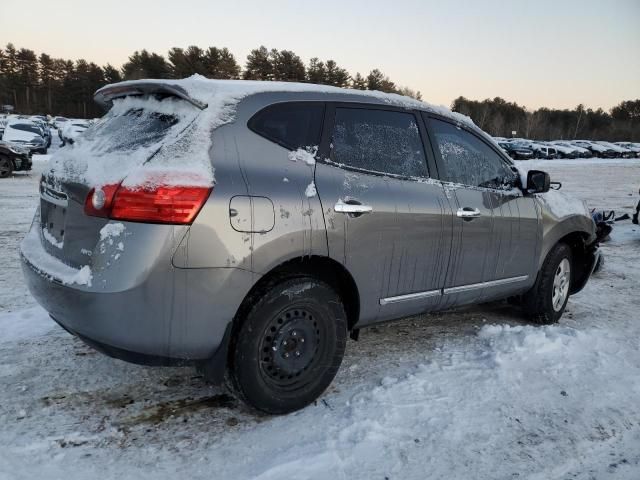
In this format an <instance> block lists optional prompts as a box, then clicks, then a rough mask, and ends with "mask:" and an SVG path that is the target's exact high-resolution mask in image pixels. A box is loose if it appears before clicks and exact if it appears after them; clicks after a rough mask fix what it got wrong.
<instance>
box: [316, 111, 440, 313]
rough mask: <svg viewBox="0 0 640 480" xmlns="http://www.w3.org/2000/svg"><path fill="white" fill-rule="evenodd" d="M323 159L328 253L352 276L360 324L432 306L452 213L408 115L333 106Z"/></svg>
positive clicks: (320, 180) (319, 171) (319, 172)
mask: <svg viewBox="0 0 640 480" xmlns="http://www.w3.org/2000/svg"><path fill="white" fill-rule="evenodd" d="M326 124H327V128H328V132H327V135H326V137H325V141H326V145H327V151H326V154H327V156H328V159H327V160H326V161H320V162H318V163H317V165H316V172H315V182H316V186H317V190H318V194H319V196H320V200H321V203H322V209H323V212H324V218H325V224H326V228H327V237H328V245H329V255H330V256H331V257H332V258H334V259H335V260H337V261H338V262H340V263H342V264H343V265H344V266H345V267H346V269H347V270H348V271H349V272H350V273H351V275H352V276H353V278H354V280H355V282H356V284H357V286H358V289H359V293H360V305H361V311H360V323H359V325H364V324H366V323H371V322H374V321H380V320H386V319H390V318H395V317H400V316H403V315H410V314H415V313H419V312H422V311H425V310H429V309H433V308H436V307H437V306H438V304H439V302H440V297H441V293H442V287H443V286H444V281H445V276H446V268H447V264H448V261H449V250H450V245H451V230H452V221H453V214H452V211H451V207H450V205H449V201H448V199H447V197H446V195H445V191H444V189H443V187H442V184H441V183H440V182H436V181H431V180H430V179H429V173H428V168H427V158H426V155H425V150H424V147H423V142H422V136H423V135H424V132H423V131H422V127H421V126H420V124H419V122H418V121H417V118H416V116H415V114H414V113H413V112H408V111H405V110H400V109H398V110H396V109H386V108H384V107H381V108H376V107H374V106H366V107H364V106H355V105H336V106H332V107H330V108H329V109H328V112H327V121H326Z"/></svg>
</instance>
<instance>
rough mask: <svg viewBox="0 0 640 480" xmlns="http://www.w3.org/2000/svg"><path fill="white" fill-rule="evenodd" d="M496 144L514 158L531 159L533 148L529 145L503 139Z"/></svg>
mask: <svg viewBox="0 0 640 480" xmlns="http://www.w3.org/2000/svg"><path fill="white" fill-rule="evenodd" d="M498 145H499V146H500V148H502V149H503V150H504V151H505V152H506V153H507V155H509V156H510V157H511V158H513V159H514V160H531V159H532V158H533V150H532V149H530V148H529V147H525V146H523V145H519V144H515V143H510V142H505V141H501V142H498Z"/></svg>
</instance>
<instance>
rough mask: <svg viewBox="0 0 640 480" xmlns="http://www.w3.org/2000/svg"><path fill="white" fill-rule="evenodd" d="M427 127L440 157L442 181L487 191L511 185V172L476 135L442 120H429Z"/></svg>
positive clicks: (513, 180) (512, 177)
mask: <svg viewBox="0 0 640 480" xmlns="http://www.w3.org/2000/svg"><path fill="white" fill-rule="evenodd" d="M430 125H431V128H432V130H433V133H434V136H435V141H436V143H437V145H438V149H439V150H440V156H441V157H442V163H443V165H442V167H441V170H444V171H443V172H440V178H442V180H445V181H448V182H453V183H461V184H463V185H469V186H472V187H487V188H506V187H511V186H512V185H513V184H514V182H515V174H514V173H513V171H512V170H511V169H510V168H509V167H508V165H507V164H506V163H505V162H504V161H503V160H502V158H501V157H500V156H499V155H498V154H497V153H496V152H495V151H494V150H493V149H492V148H491V147H489V145H487V144H486V143H484V142H483V141H482V140H480V139H479V138H477V137H476V136H475V135H473V134H471V133H469V132H467V131H466V130H463V129H462V128H460V127H457V126H455V125H452V124H450V123H448V122H444V121H442V120H436V119H433V118H432V119H430Z"/></svg>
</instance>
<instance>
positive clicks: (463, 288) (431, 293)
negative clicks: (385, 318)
mask: <svg viewBox="0 0 640 480" xmlns="http://www.w3.org/2000/svg"><path fill="white" fill-rule="evenodd" d="M528 279H529V276H528V275H521V276H519V277H509V278H501V279H499V280H490V281H488V282H480V283H470V284H468V285H460V286H459V287H448V288H445V289H443V290H428V291H426V292H416V293H407V294H406V295H397V296H395V297H386V298H381V299H380V305H382V306H384V305H391V304H393V303H400V302H408V301H411V300H421V299H423V298H430V297H437V296H440V295H453V294H455V293H462V292H468V291H470V290H477V289H479V288H490V287H498V286H500V285H509V284H511V283H520V282H524V281H526V280H528Z"/></svg>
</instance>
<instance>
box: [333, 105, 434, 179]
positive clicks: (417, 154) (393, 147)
mask: <svg viewBox="0 0 640 480" xmlns="http://www.w3.org/2000/svg"><path fill="white" fill-rule="evenodd" d="M331 143H332V146H333V148H332V150H331V160H332V161H333V162H335V163H339V164H343V165H346V166H348V167H353V168H358V169H362V170H368V171H373V172H379V173H390V174H394V175H401V176H405V177H427V176H428V173H427V164H426V159H425V154H424V148H423V145H422V139H421V137H420V131H419V130H418V125H417V123H416V118H415V116H414V115H413V114H411V113H406V112H393V111H388V110H374V109H366V108H336V115H335V126H334V129H333V137H332V140H331Z"/></svg>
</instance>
